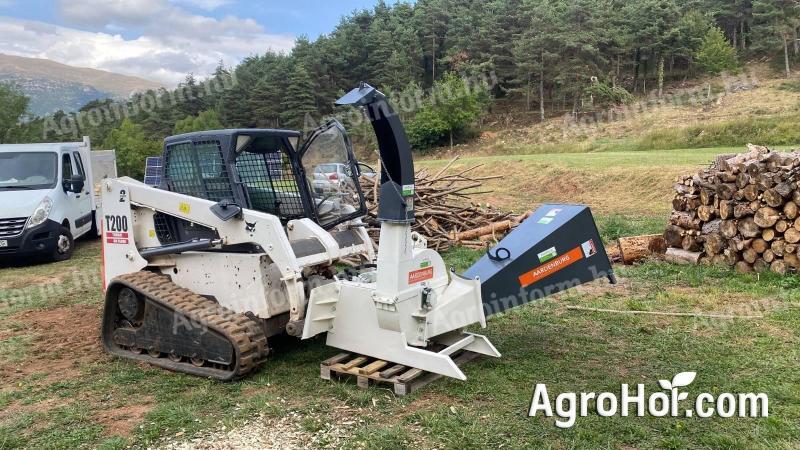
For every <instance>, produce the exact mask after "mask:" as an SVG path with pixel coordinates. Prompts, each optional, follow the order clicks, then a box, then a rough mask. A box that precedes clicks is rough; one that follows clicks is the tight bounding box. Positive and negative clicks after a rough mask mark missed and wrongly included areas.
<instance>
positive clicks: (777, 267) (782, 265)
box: [769, 259, 789, 275]
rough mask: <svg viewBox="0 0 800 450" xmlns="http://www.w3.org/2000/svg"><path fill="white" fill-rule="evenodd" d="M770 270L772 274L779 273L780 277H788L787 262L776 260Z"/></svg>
mask: <svg viewBox="0 0 800 450" xmlns="http://www.w3.org/2000/svg"><path fill="white" fill-rule="evenodd" d="M769 270H771V271H772V273H777V274H778V275H786V272H788V270H789V268H788V267H787V266H786V262H785V261H784V260H782V259H776V260H775V261H772V264H770V266H769Z"/></svg>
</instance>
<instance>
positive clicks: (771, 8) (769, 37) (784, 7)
mask: <svg viewBox="0 0 800 450" xmlns="http://www.w3.org/2000/svg"><path fill="white" fill-rule="evenodd" d="M753 19H754V24H753V34H754V35H755V36H758V40H757V41H756V47H757V48H758V49H761V50H763V51H765V52H768V53H777V49H778V48H781V49H782V50H783V62H784V70H785V71H786V78H789V77H790V76H791V75H792V67H791V63H790V59H789V42H790V41H791V40H794V39H796V35H797V28H798V27H800V2H798V1H797V0H754V1H753ZM795 42H796V41H795ZM795 48H796V47H795Z"/></svg>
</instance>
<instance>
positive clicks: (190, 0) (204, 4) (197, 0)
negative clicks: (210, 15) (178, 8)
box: [173, 0, 235, 11]
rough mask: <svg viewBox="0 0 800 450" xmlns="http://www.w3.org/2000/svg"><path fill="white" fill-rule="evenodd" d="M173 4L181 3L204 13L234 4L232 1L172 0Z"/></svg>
mask: <svg viewBox="0 0 800 450" xmlns="http://www.w3.org/2000/svg"><path fill="white" fill-rule="evenodd" d="M173 3H183V4H186V5H192V6H196V7H198V8H200V9H205V10H206V11H213V10H215V9H217V8H219V7H220V6H225V5H230V4H231V3H235V2H234V0H173Z"/></svg>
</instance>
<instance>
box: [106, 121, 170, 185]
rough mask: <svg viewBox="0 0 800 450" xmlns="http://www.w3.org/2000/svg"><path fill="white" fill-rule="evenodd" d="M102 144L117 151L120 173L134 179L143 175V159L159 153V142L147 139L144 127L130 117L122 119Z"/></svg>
mask: <svg viewBox="0 0 800 450" xmlns="http://www.w3.org/2000/svg"><path fill="white" fill-rule="evenodd" d="M103 146H104V147H105V148H108V149H113V150H116V151H117V167H118V168H119V173H120V175H123V176H129V177H132V178H136V179H141V178H142V177H143V176H144V162H145V159H146V158H147V157H148V156H157V155H159V154H160V153H161V143H160V142H158V141H151V140H147V138H146V136H145V132H144V129H143V128H142V127H141V126H140V125H137V124H135V123H133V122H132V121H131V120H130V119H125V120H123V121H122V124H121V125H120V126H119V128H117V129H115V130H112V131H111V133H109V135H108V138H106V140H105V142H104V143H103Z"/></svg>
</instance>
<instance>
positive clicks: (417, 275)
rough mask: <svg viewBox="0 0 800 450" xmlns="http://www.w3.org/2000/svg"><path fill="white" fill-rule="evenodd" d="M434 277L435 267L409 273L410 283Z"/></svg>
mask: <svg viewBox="0 0 800 450" xmlns="http://www.w3.org/2000/svg"><path fill="white" fill-rule="evenodd" d="M432 278H433V267H426V268H424V269H419V270H415V271H413V272H409V273H408V284H417V283H421V282H423V281H425V280H430V279H432Z"/></svg>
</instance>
